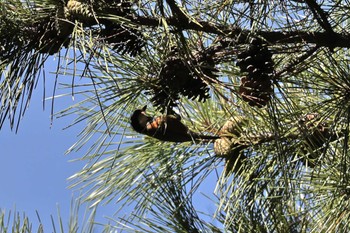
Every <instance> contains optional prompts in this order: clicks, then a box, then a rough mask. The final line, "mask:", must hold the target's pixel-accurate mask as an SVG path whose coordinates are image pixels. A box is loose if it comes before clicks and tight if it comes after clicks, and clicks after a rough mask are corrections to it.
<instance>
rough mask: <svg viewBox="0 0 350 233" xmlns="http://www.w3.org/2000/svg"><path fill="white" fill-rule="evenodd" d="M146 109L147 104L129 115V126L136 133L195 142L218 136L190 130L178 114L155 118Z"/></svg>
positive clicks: (169, 140) (157, 137)
mask: <svg viewBox="0 0 350 233" xmlns="http://www.w3.org/2000/svg"><path fill="white" fill-rule="evenodd" d="M146 109H147V105H145V106H144V107H143V108H141V109H136V110H135V111H134V112H133V114H132V115H131V117H130V121H131V126H132V128H133V129H134V130H135V131H136V132H138V133H141V134H145V135H148V136H150V137H153V138H156V139H158V140H161V141H167V142H188V141H195V142H196V141H203V140H215V139H218V138H220V137H219V136H210V135H201V134H198V133H195V132H192V131H191V130H189V129H188V127H187V126H186V125H184V124H183V123H182V122H181V118H180V117H179V116H175V115H163V116H158V117H155V118H153V117H151V116H147V115H146Z"/></svg>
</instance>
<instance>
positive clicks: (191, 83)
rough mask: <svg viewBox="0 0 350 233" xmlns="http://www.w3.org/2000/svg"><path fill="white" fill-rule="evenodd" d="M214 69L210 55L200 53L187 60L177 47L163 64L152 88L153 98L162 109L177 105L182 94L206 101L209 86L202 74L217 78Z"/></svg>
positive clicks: (189, 97)
mask: <svg viewBox="0 0 350 233" xmlns="http://www.w3.org/2000/svg"><path fill="white" fill-rule="evenodd" d="M191 66H195V67H196V68H197V69H198V70H199V73H198V72H195V70H192V69H191ZM214 70H215V68H214V61H213V60H212V59H211V58H210V57H205V56H200V55H198V56H196V57H195V59H194V60H193V61H190V62H186V61H184V60H182V59H181V58H180V55H179V53H178V50H177V49H176V48H175V49H173V50H172V51H171V52H170V53H169V55H168V57H167V59H165V61H164V63H163V65H162V68H161V71H160V73H159V76H158V80H157V82H156V85H155V87H153V88H152V89H153V93H154V96H153V97H152V99H151V100H152V102H153V103H154V105H155V106H157V107H158V108H160V109H161V111H164V110H165V109H168V108H169V106H176V101H177V100H178V99H180V95H183V96H186V97H187V98H188V99H191V100H198V101H203V102H204V101H206V100H207V99H208V98H209V87H208V86H207V85H206V83H205V82H204V81H203V80H202V78H201V77H200V74H204V75H206V76H208V77H209V78H216V77H217V76H216V75H215V74H214Z"/></svg>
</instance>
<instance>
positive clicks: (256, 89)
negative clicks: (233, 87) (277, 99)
mask: <svg viewBox="0 0 350 233" xmlns="http://www.w3.org/2000/svg"><path fill="white" fill-rule="evenodd" d="M236 65H237V66H238V67H239V68H240V70H241V72H243V73H246V75H245V76H243V77H242V78H241V84H240V88H239V91H238V92H239V94H240V95H241V96H242V99H243V100H244V101H246V102H248V103H249V104H250V105H251V106H258V107H263V106H265V105H266V104H267V103H268V102H269V101H270V99H271V94H272V93H273V88H272V81H271V78H272V76H273V71H274V63H273V61H272V54H271V52H270V51H269V50H268V48H267V47H266V45H263V44H262V42H261V40H259V39H255V38H254V39H252V41H251V44H250V46H249V47H248V49H247V50H246V51H243V52H241V53H239V54H238V55H237V63H236Z"/></svg>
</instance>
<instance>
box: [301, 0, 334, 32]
mask: <svg viewBox="0 0 350 233" xmlns="http://www.w3.org/2000/svg"><path fill="white" fill-rule="evenodd" d="M305 2H306V4H307V5H308V6H309V8H310V10H311V12H312V14H314V16H315V18H316V20H317V22H318V24H320V26H321V27H322V28H323V29H324V30H325V31H326V32H328V33H329V34H332V33H334V31H333V28H332V26H331V24H330V23H329V22H328V19H327V14H326V13H325V12H324V11H323V10H322V8H321V7H320V5H318V4H317V2H316V1H315V0H305Z"/></svg>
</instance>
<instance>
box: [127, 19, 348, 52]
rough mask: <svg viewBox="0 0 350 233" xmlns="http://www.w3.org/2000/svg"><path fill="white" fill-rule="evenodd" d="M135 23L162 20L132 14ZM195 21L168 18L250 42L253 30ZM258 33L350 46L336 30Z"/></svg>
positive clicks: (279, 38) (152, 23)
mask: <svg viewBox="0 0 350 233" xmlns="http://www.w3.org/2000/svg"><path fill="white" fill-rule="evenodd" d="M128 19H129V20H131V21H132V22H133V23H135V24H138V25H143V26H153V27H158V26H160V23H159V22H160V21H159V19H157V18H151V17H143V16H132V17H129V18H128ZM197 22H198V24H197V23H194V22H192V21H191V22H179V20H178V19H176V18H168V19H167V23H168V24H169V25H171V26H174V27H176V28H181V29H183V30H195V31H202V32H207V33H213V34H216V35H224V36H225V37H230V38H234V39H235V40H236V42H237V43H248V41H249V40H248V38H249V37H250V35H251V32H250V31H249V30H246V29H241V28H239V27H232V26H224V25H217V24H213V23H209V22H207V21H197ZM256 35H258V36H260V37H263V38H264V39H265V40H266V41H268V42H270V43H281V44H288V43H311V44H315V45H317V46H319V47H322V46H324V47H331V48H334V47H343V48H350V37H349V35H347V34H340V33H336V32H334V33H333V34H332V36H331V38H330V34H329V33H328V32H309V31H289V32H282V31H257V32H256Z"/></svg>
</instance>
